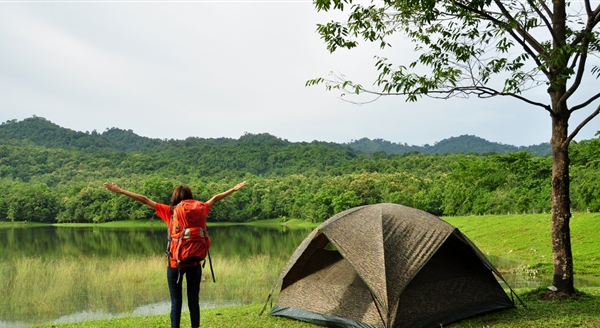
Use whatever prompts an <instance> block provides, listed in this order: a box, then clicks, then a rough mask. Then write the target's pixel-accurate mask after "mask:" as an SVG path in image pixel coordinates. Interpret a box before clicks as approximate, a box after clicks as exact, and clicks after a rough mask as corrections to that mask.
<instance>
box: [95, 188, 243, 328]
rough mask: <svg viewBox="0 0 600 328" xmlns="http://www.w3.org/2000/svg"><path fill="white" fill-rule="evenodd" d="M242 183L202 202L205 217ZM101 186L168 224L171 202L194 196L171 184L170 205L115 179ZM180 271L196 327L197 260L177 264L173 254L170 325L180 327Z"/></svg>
mask: <svg viewBox="0 0 600 328" xmlns="http://www.w3.org/2000/svg"><path fill="white" fill-rule="evenodd" d="M244 185H246V181H244V182H241V183H238V184H237V185H236V186H235V187H233V188H231V189H229V190H226V191H224V192H222V193H219V194H216V195H214V196H213V197H212V198H211V199H209V200H208V201H206V202H204V208H205V212H204V218H206V215H208V212H209V210H210V207H211V206H212V205H214V204H215V203H216V202H218V201H220V200H222V199H223V198H225V197H227V196H229V195H231V194H232V193H234V192H236V191H238V190H240V189H241V188H242V187H243V186H244ZM104 186H105V187H106V189H108V190H110V191H112V192H114V193H117V194H123V195H125V196H127V197H130V198H132V199H135V200H137V201H138V202H140V203H142V204H145V205H147V206H150V207H152V208H153V209H154V210H155V211H156V215H158V217H160V218H161V219H163V221H165V222H166V223H167V226H169V227H170V223H171V216H172V213H173V209H174V208H175V206H177V204H179V203H180V202H182V201H184V200H193V199H194V196H193V195H192V191H191V189H190V188H189V187H188V186H184V185H180V186H177V187H176V188H175V190H174V191H173V195H172V196H171V204H170V205H165V204H161V203H157V202H155V201H153V200H151V199H149V198H148V197H146V196H144V195H140V194H136V193H134V192H131V191H128V190H125V189H123V188H121V187H119V186H118V185H117V184H116V183H104ZM183 275H185V277H186V281H187V297H188V307H189V309H190V320H191V322H192V327H200V280H201V278H202V266H201V262H192V263H187V264H179V263H177V261H176V260H175V259H174V258H172V257H170V258H169V263H168V267H167V282H168V284H169V292H170V294H171V328H179V327H180V321H181V307H182V303H183V294H182V288H181V287H182V283H183V279H181V277H182V276H183Z"/></svg>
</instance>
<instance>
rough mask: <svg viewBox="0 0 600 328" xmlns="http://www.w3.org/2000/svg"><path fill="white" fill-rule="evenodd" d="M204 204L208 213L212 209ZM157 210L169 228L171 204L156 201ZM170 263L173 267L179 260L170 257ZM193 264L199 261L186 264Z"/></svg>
mask: <svg viewBox="0 0 600 328" xmlns="http://www.w3.org/2000/svg"><path fill="white" fill-rule="evenodd" d="M204 205H205V206H206V214H207V215H208V211H210V205H209V204H207V203H204ZM155 210H156V215H158V217H159V218H161V219H162V220H163V221H165V222H166V223H167V229H169V228H168V227H169V224H170V223H171V206H169V205H165V204H161V203H156V208H155ZM168 265H169V267H171V268H176V267H177V261H175V259H173V258H169V263H168ZM193 265H198V263H192V264H190V265H186V266H193Z"/></svg>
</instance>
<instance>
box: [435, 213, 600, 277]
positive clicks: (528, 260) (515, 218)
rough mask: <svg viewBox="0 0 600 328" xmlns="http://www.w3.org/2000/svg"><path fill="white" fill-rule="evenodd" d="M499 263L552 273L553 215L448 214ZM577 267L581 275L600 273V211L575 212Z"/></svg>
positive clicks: (512, 268) (573, 241) (503, 268)
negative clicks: (551, 219)
mask: <svg viewBox="0 0 600 328" xmlns="http://www.w3.org/2000/svg"><path fill="white" fill-rule="evenodd" d="M444 220H446V221H447V222H448V223H450V224H452V225H454V226H455V227H457V228H459V229H460V231H462V232H463V233H464V234H465V235H467V237H469V238H470V239H471V240H472V241H473V242H474V243H475V245H477V247H479V249H480V250H481V251H482V252H483V253H484V254H486V255H487V256H488V258H490V259H491V260H492V262H494V263H495V265H496V266H497V267H498V269H499V270H500V271H505V272H506V271H515V270H517V271H518V270H519V268H524V267H526V266H530V267H531V268H535V269H536V270H539V272H540V273H544V274H550V273H552V247H551V237H550V229H551V226H550V214H527V215H485V216H466V217H446V218H444ZM570 226H571V245H572V250H573V267H574V271H575V273H577V274H591V275H600V242H599V241H600V213H573V217H572V218H571V224H570Z"/></svg>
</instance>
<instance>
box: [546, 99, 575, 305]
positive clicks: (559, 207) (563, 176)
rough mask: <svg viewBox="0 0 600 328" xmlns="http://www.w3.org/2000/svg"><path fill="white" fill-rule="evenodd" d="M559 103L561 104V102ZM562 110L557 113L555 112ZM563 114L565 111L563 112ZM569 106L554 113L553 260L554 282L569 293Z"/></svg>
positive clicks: (570, 258) (571, 285)
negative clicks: (567, 109) (567, 108)
mask: <svg viewBox="0 0 600 328" xmlns="http://www.w3.org/2000/svg"><path fill="white" fill-rule="evenodd" d="M559 106H560V105H559ZM560 107H562V108H563V109H564V107H563V106H560ZM557 112H558V113H560V114H558V115H557V114H556V113H557ZM561 114H562V115H561ZM568 116H569V114H568V111H566V110H556V109H555V111H554V115H553V116H552V139H551V141H550V143H551V145H552V153H553V158H552V262H553V265H554V286H555V287H556V288H557V289H558V291H559V292H563V293H567V294H569V295H571V294H573V293H574V292H575V287H574V285H573V254H572V252H571V230H570V228H569V221H570V219H571V208H570V207H571V199H570V197H569V183H570V180H569V143H568V142H567V138H568V135H567V133H568V131H567V128H568V121H569V117H568Z"/></svg>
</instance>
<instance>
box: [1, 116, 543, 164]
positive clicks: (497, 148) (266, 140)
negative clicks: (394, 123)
mask: <svg viewBox="0 0 600 328" xmlns="http://www.w3.org/2000/svg"><path fill="white" fill-rule="evenodd" d="M0 142H2V143H5V144H6V143H13V144H14V143H21V144H23V143H25V144H31V143H32V144H34V145H37V146H42V147H48V148H61V149H72V150H83V151H85V152H88V153H89V152H96V151H102V150H112V151H115V150H116V151H124V152H136V151H144V152H145V151H150V150H154V151H160V150H166V149H168V148H171V147H172V146H173V145H185V146H187V147H189V146H193V145H195V146H199V145H204V146H222V145H235V144H240V143H254V144H264V145H269V146H275V147H285V146H288V145H290V144H294V143H291V142H289V141H287V140H283V139H280V138H277V137H274V136H272V135H269V134H267V133H263V134H256V135H255V134H246V135H244V136H242V137H240V138H239V139H231V138H216V139H204V138H192V137H190V138H188V139H186V140H160V139H152V138H147V137H142V136H139V135H137V134H135V133H134V132H133V131H132V130H122V129H118V128H110V129H107V130H106V131H104V132H102V133H98V132H96V131H95V130H94V131H92V132H78V131H74V130H71V129H67V128H62V127H60V126H58V125H56V124H54V123H52V122H50V121H48V120H46V119H44V118H42V117H36V116H34V117H31V118H27V119H24V120H23V121H17V120H11V121H7V122H4V123H2V125H0ZM314 143H317V144H319V145H320V146H321V147H326V148H331V149H332V150H337V151H339V150H341V149H345V150H346V151H347V150H349V149H352V150H355V151H359V152H363V153H368V154H369V153H371V154H372V153H377V152H385V153H386V154H404V153H410V152H419V153H423V154H449V153H450V154H456V153H465V154H466V153H477V154H489V153H500V154H504V153H509V152H517V151H523V150H527V151H529V152H531V153H533V154H536V155H540V156H545V155H549V154H551V149H550V145H549V144H548V143H542V144H539V145H532V146H529V147H523V146H521V147H517V146H512V145H505V144H501V143H495V142H490V141H487V140H485V139H482V138H479V137H476V136H470V135H462V136H459V137H451V138H448V139H444V140H441V141H439V142H437V143H435V144H434V145H428V144H426V145H424V146H414V145H413V146H409V145H408V144H406V143H404V144H401V143H393V142H390V141H386V140H383V139H374V140H370V139H368V138H362V139H359V140H355V141H352V142H350V143H347V144H342V145H340V144H335V143H327V142H313V144H314ZM300 144H305V145H306V144H307V143H300Z"/></svg>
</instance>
